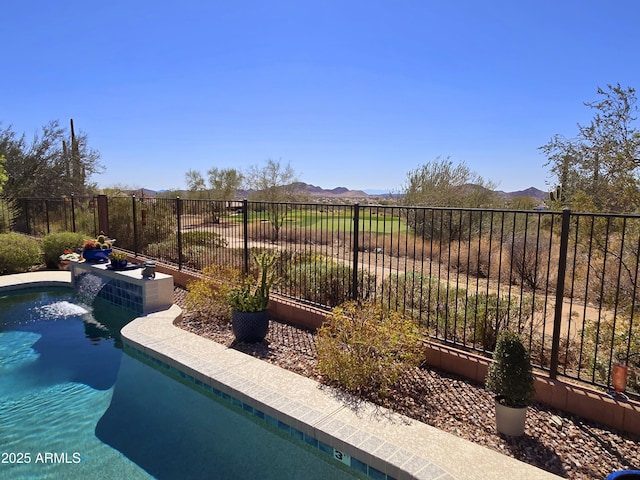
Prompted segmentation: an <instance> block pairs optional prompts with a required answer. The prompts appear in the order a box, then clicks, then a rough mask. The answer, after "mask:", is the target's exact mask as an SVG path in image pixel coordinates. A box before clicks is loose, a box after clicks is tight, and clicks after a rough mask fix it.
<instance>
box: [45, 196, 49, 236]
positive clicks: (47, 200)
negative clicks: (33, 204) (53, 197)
mask: <svg viewBox="0 0 640 480" xmlns="http://www.w3.org/2000/svg"><path fill="white" fill-rule="evenodd" d="M44 214H45V217H46V221H47V233H51V227H50V226H49V199H48V198H47V199H45V201H44Z"/></svg>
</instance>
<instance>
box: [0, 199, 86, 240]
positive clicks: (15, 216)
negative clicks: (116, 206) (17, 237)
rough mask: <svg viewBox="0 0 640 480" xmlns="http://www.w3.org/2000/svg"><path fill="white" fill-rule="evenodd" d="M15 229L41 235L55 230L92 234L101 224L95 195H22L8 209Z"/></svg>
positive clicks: (11, 201)
mask: <svg viewBox="0 0 640 480" xmlns="http://www.w3.org/2000/svg"><path fill="white" fill-rule="evenodd" d="M5 212H6V215H7V216H8V217H9V222H10V223H11V228H12V230H14V231H16V232H21V233H26V234H27V235H33V236H36V237H41V236H43V235H46V234H48V233H55V232H64V231H67V232H69V231H71V232H86V233H88V234H90V233H92V232H94V231H95V229H96V225H97V209H96V199H95V198H94V197H75V196H73V195H72V196H70V197H66V198H18V199H15V200H10V201H9V208H8V209H7V210H6V211H5Z"/></svg>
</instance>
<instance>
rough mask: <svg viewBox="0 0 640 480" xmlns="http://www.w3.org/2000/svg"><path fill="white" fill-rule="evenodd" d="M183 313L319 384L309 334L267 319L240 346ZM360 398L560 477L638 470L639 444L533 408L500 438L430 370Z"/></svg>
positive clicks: (471, 393)
mask: <svg viewBox="0 0 640 480" xmlns="http://www.w3.org/2000/svg"><path fill="white" fill-rule="evenodd" d="M184 296H185V291H184V290H182V289H176V302H177V303H178V304H180V305H181V306H182V307H183V309H184ZM184 310H185V311H184V314H183V319H182V322H181V323H180V324H179V325H178V326H180V327H181V328H183V329H185V330H188V331H191V332H193V333H196V334H198V335H201V336H203V337H206V338H209V339H211V340H214V341H216V342H218V343H221V344H223V345H226V346H228V347H231V348H235V349H237V350H239V351H242V352H244V353H247V354H249V355H252V356H254V357H257V358H260V359H262V360H264V361H267V362H270V363H273V364H275V365H278V366H280V367H282V368H286V369H287V370H291V371H293V372H296V373H298V374H300V375H304V376H307V377H309V378H313V379H315V380H317V381H319V382H322V383H327V382H326V379H324V378H323V377H322V376H321V375H320V374H319V373H318V371H317V361H316V354H315V353H316V350H315V343H314V334H313V333H312V332H309V331H307V330H304V329H300V328H297V327H294V326H291V325H288V324H284V323H280V322H276V321H272V322H271V326H270V329H269V333H268V335H267V338H266V339H265V341H263V342H261V343H259V344H254V345H249V344H242V343H238V342H235V340H234V337H233V332H232V331H231V327H230V326H229V325H222V326H220V325H216V324H214V323H210V322H203V321H199V320H197V319H195V318H194V317H193V315H191V314H190V312H188V311H187V310H186V309H184ZM362 396H363V397H364V398H367V399H368V400H371V401H374V402H375V403H378V404H381V405H383V406H385V407H387V408H390V409H393V410H395V411H397V412H400V413H402V414H404V415H407V416H408V417H411V418H414V419H417V420H419V421H421V422H423V423H426V424H428V425H432V426H434V427H436V428H438V429H440V430H443V431H445V432H449V433H451V434H453V435H456V436H458V437H461V438H464V439H467V440H469V441H472V442H475V443H477V444H479V445H483V446H485V447H487V448H490V449H492V450H496V451H498V452H501V453H503V454H505V455H509V456H511V457H514V458H517V459H519V460H521V461H523V462H527V463H530V464H532V465H536V466H538V467H540V468H542V469H544V470H547V471H549V472H553V473H555V474H557V475H560V476H561V477H565V478H571V479H605V478H606V477H607V475H608V474H610V473H611V472H612V471H615V470H622V469H632V468H635V469H640V445H639V443H638V440H640V439H639V438H636V437H632V436H629V435H625V434H622V433H621V432H617V431H614V430H611V429H610V428H608V427H606V426H603V425H599V424H596V423H593V422H590V421H587V420H584V419H582V418H580V417H577V416H574V415H569V414H566V413H564V412H561V411H559V410H554V409H551V408H549V407H547V406H545V405H542V404H538V403H536V404H534V405H533V406H532V407H530V408H529V412H528V414H527V426H526V431H525V435H524V436H523V437H520V438H511V437H507V436H503V435H500V434H498V433H497V432H496V429H495V421H494V412H493V410H494V408H493V397H492V395H491V394H490V393H489V392H487V391H486V390H485V389H484V388H483V386H482V385H478V384H475V383H472V382H469V381H467V380H465V379H462V378H459V377H456V376H454V375H450V374H448V373H446V372H443V371H438V370H436V369H433V368H431V367H429V368H417V369H414V370H411V371H408V372H406V375H405V376H404V377H403V378H402V379H401V381H400V382H399V384H398V385H397V386H396V387H395V388H394V389H393V391H392V393H391V395H389V396H388V397H387V398H386V399H385V400H384V401H383V402H381V401H380V400H376V399H375V398H373V397H369V396H368V395H367V394H366V393H363V394H362Z"/></svg>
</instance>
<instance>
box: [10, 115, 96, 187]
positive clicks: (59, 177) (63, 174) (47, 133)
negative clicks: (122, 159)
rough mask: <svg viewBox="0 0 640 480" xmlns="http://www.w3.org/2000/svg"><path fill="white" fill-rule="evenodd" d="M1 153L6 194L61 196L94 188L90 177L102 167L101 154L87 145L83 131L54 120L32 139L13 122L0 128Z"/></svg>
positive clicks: (86, 138)
mask: <svg viewBox="0 0 640 480" xmlns="http://www.w3.org/2000/svg"><path fill="white" fill-rule="evenodd" d="M0 155H3V156H4V157H5V159H6V162H5V169H6V175H7V181H6V183H5V186H4V194H5V195H6V196H7V197H10V198H18V197H62V196H67V195H69V194H72V193H73V194H75V195H79V196H80V195H86V194H89V193H92V192H93V191H95V188H96V185H95V184H93V183H89V181H88V180H89V178H90V177H91V176H92V175H94V174H97V173H100V172H101V171H102V169H103V167H102V165H101V164H100V163H99V158H100V154H99V153H98V152H97V151H96V150H94V149H92V148H90V147H89V146H88V137H87V135H86V134H84V133H79V134H77V135H76V133H75V129H74V128H73V122H71V132H68V131H67V130H66V129H65V128H62V127H61V126H60V123H59V122H58V121H57V120H54V121H51V122H49V123H48V124H46V125H45V126H43V127H42V129H41V131H40V132H36V133H35V134H34V136H33V139H32V140H31V141H30V142H29V141H27V139H26V136H25V135H24V134H23V135H21V136H18V135H17V134H16V133H15V132H14V131H13V130H12V128H11V126H9V127H6V128H2V129H0Z"/></svg>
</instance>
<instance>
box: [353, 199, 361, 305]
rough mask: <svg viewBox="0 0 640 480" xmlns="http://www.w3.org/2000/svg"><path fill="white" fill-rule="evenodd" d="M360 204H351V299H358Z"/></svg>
mask: <svg viewBox="0 0 640 480" xmlns="http://www.w3.org/2000/svg"><path fill="white" fill-rule="evenodd" d="M358 237H360V204H359V203H355V204H354V205H353V271H352V277H351V299H352V300H354V301H356V300H358V250H359V249H360V245H359V240H360V239H359V238H358Z"/></svg>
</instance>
